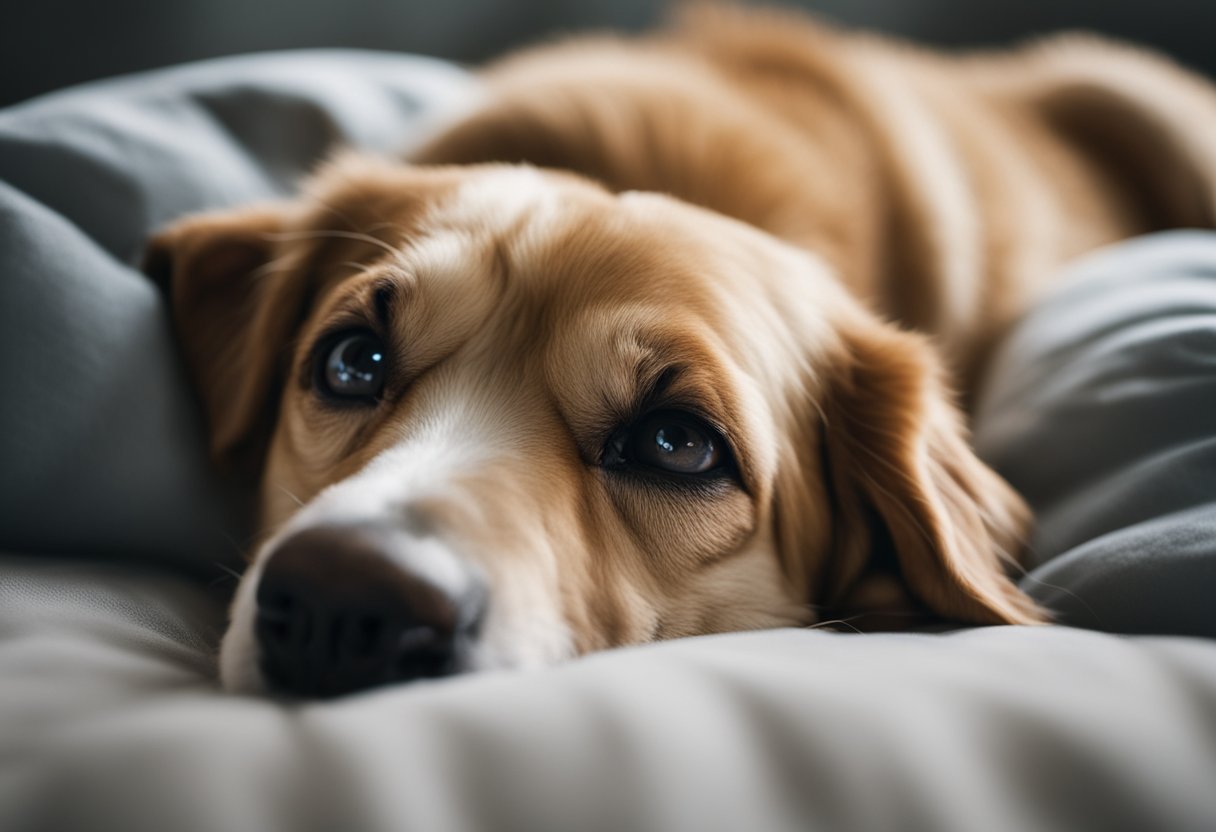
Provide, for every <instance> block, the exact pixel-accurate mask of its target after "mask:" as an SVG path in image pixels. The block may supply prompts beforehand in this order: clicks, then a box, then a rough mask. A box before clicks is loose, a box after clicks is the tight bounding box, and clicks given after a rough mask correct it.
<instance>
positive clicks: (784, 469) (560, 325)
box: [146, 9, 1216, 697]
mask: <svg viewBox="0 0 1216 832" xmlns="http://www.w3.org/2000/svg"><path fill="white" fill-rule="evenodd" d="M484 82H485V89H486V96H485V100H484V101H483V102H482V103H481V104H480V105H479V106H478V107H477V108H476V109H474V110H473V111H472V112H471V113H469V114H467V115H466V116H464V117H463V118H462V119H460V120H459V121H458V122H456V123H455V124H453V125H451V126H450V127H449V128H447V129H446V130H445V131H443V132H442V133H441V134H440V135H438V136H437V137H435V138H434V139H433V140H432V141H431V142H430V143H429V144H428V145H427V146H425V147H424V148H422V149H421V150H419V151H418V152H417V153H416V154H414V155H413V157H412V158H410V159H408V160H399V159H384V158H371V157H366V156H360V155H357V154H352V153H349V152H347V153H345V154H342V155H340V156H338V157H337V158H335V159H331V160H330V161H329V162H327V163H326V164H325V165H323V166H322V167H321V169H320V170H319V171H318V172H317V173H316V174H315V175H314V176H313V177H312V178H311V179H310V180H309V181H308V182H307V184H306V185H305V186H304V187H303V189H302V192H301V195H300V196H299V198H298V199H294V200H290V201H286V202H283V203H277V204H268V205H261V206H253V207H248V208H243V209H240V210H235V211H229V212H222V213H214V214H207V215H201V216H194V217H189V218H186V219H183V220H180V221H179V222H177V223H175V224H173V225H172V226H170V227H169V228H167V229H165V230H164V231H163V232H161V233H159V234H158V235H157V236H156V237H155V238H154V239H153V240H152V241H151V243H150V246H149V250H148V255H147V266H146V268H147V270H148V272H149V273H150V274H151V275H152V276H153V277H154V278H155V279H157V280H158V281H160V282H161V283H162V284H163V285H165V286H166V287H167V292H168V295H169V300H170V306H171V311H172V315H173V319H174V322H175V327H176V331H177V334H178V338H179V341H180V345H181V348H182V352H183V355H184V359H185V362H186V364H187V367H188V369H189V371H190V374H191V377H192V379H193V381H194V383H195V385H196V387H197V390H198V393H199V398H200V400H201V403H202V405H203V407H204V410H205V415H206V420H207V425H208V429H209V433H210V442H211V448H212V452H213V455H214V456H215V458H216V460H217V462H218V463H219V464H220V465H221V466H223V467H224V469H225V470H227V471H228V472H230V473H231V475H232V476H233V477H235V478H236V479H237V480H238V481H240V482H244V483H250V484H252V486H251V487H252V488H254V489H255V491H256V494H257V498H256V499H257V514H258V518H259V520H258V524H259V528H260V529H261V531H262V535H261V539H260V543H259V544H258V545H257V546H256V547H255V550H254V552H253V554H252V557H251V558H250V564H249V567H248V569H247V571H246V573H245V575H244V577H243V579H242V581H241V582H240V585H239V587H238V590H237V592H236V595H235V599H234V601H233V606H232V612H231V624H230V627H229V629H228V631H227V634H226V635H225V637H224V640H223V643H222V647H221V654H220V675H221V680H222V683H223V685H224V686H225V687H226V688H227V689H229V690H231V691H236V692H245V693H259V692H267V693H271V694H276V695H284V696H295V697H331V696H337V695H341V694H346V693H350V692H354V691H358V690H362V689H365V688H369V687H374V686H378V685H383V684H388V683H392V682H399V681H409V680H415V679H422V678H437V677H443V676H447V675H450V674H455V673H462V672H467V671H477V670H484V669H491V668H519V667H532V666H541V665H546V664H550V663H554V662H559V661H562V660H565V659H568V658H570V657H574V656H578V655H582V654H585V653H588V652H591V651H597V650H602V649H606V648H611V647H616V646H621V645H634V644H640V643H644V642H650V641H654V640H659V639H670V638H677V637H682V636H691V635H698V634H707V633H718V632H724V631H733V630H746V629H757V628H770V627H783V626H807V625H820V624H824V623H830V622H832V621H834V620H844V621H848V622H850V624H851V626H857V627H864V628H871V629H882V628H889V627H898V626H910V625H913V624H922V623H925V622H927V621H936V620H941V621H949V622H957V623H961V624H971V625H987V624H1034V623H1039V622H1044V621H1046V620H1048V618H1049V616H1048V613H1047V612H1046V611H1044V610H1042V609H1040V608H1039V607H1038V606H1036V604H1035V603H1034V602H1032V601H1031V600H1030V599H1029V598H1028V597H1027V596H1026V595H1024V594H1023V593H1022V592H1021V591H1020V590H1019V589H1018V587H1017V585H1016V583H1015V582H1014V581H1013V580H1012V579H1011V577H1010V575H1011V574H1013V573H1015V572H1016V570H1017V568H1018V563H1019V558H1020V557H1021V556H1022V553H1023V550H1024V547H1025V541H1026V538H1027V534H1028V529H1029V524H1030V522H1031V518H1030V513H1029V511H1028V510H1027V508H1026V506H1025V504H1024V503H1023V501H1022V500H1021V499H1020V498H1019V497H1018V495H1017V494H1016V493H1014V491H1013V490H1012V489H1011V488H1010V487H1009V486H1008V485H1007V484H1006V483H1005V482H1004V481H1003V480H1002V479H1001V478H1000V477H999V476H998V475H997V474H995V473H994V472H993V471H991V470H990V469H989V468H988V467H986V466H985V465H984V464H983V463H982V462H981V461H980V460H979V459H977V457H976V456H975V453H974V452H973V450H972V449H971V448H970V447H969V444H968V435H967V429H966V416H965V412H966V403H967V402H968V401H970V399H971V397H972V396H973V395H974V392H975V390H976V388H977V385H978V384H979V383H981V381H982V379H983V375H984V369H985V362H986V361H987V359H988V358H989V356H990V354H991V351H992V349H993V347H994V345H995V344H996V343H997V341H998V340H999V338H1000V336H1001V334H1002V333H1003V332H1004V331H1006V330H1007V329H1008V327H1009V326H1010V324H1011V322H1012V321H1014V320H1015V319H1016V317H1017V316H1018V314H1019V313H1020V312H1022V311H1023V310H1024V309H1025V308H1026V306H1027V304H1028V303H1030V301H1031V300H1032V299H1033V298H1034V297H1035V296H1036V294H1037V293H1039V292H1040V290H1041V289H1042V288H1043V287H1044V285H1045V284H1046V283H1047V282H1048V281H1049V280H1050V278H1051V276H1052V275H1053V274H1054V273H1055V272H1056V271H1057V269H1058V267H1059V266H1060V264H1062V263H1064V262H1065V261H1067V260H1069V259H1071V258H1073V257H1076V256H1077V255H1080V254H1082V253H1084V252H1086V251H1088V250H1091V249H1094V248H1096V247H1099V246H1102V245H1105V244H1108V243H1111V242H1114V241H1116V240H1120V239H1122V238H1126V237H1130V236H1133V235H1136V234H1141V233H1144V232H1148V231H1152V230H1155V229H1161V228H1167V227H1174V226H1201V227H1212V226H1213V225H1216V141H1212V136H1214V135H1216V93H1214V92H1213V90H1212V88H1211V87H1209V86H1208V85H1207V84H1206V82H1204V81H1203V80H1202V79H1200V78H1199V77H1197V76H1194V75H1191V74H1188V73H1187V72H1186V71H1184V70H1182V69H1180V68H1178V67H1176V66H1174V65H1173V64H1171V63H1169V62H1168V61H1167V60H1166V59H1164V58H1161V57H1157V56H1153V55H1151V54H1148V53H1145V52H1142V51H1139V50H1136V49H1134V48H1131V47H1127V46H1122V45H1117V44H1112V43H1108V42H1104V41H1101V40H1098V39H1095V38H1092V37H1088V36H1079V35H1070V36H1060V37H1056V38H1052V39H1047V40H1043V41H1040V42H1037V43H1034V44H1030V45H1028V46H1024V47H1021V48H1019V49H1016V50H1012V51H1005V52H989V53H977V54H969V55H944V54H939V53H935V52H930V51H925V50H922V49H918V48H915V47H913V46H910V45H906V44H903V43H898V42H895V41H892V40H888V39H883V38H879V37H875V36H871V35H867V34H859V33H853V32H848V31H842V30H838V29H835V28H832V27H830V26H828V25H826V24H823V23H820V22H816V21H813V20H810V19H806V18H802V17H798V16H794V15H790V14H783V13H779V12H757V11H750V12H744V11H737V10H729V9H727V10H716V11H709V12H706V11H701V12H698V13H696V14H694V15H692V16H691V17H690V18H687V19H685V20H683V21H682V22H680V23H678V24H677V25H676V26H675V27H674V28H672V29H669V30H664V31H660V32H658V33H655V34H650V35H646V36H640V37H636V38H633V39H626V38H610V37H592V38H576V39H573V40H569V41H564V42H558V43H553V44H548V45H542V46H540V47H536V48H533V49H532V50H529V51H525V52H522V53H520V54H517V55H515V56H510V57H508V58H506V59H505V60H503V61H501V62H499V63H497V64H494V65H491V66H490V67H489V68H487V69H486V70H485V71H484ZM1045 464H1046V463H1045Z"/></svg>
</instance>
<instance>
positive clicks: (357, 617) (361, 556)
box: [254, 523, 487, 698]
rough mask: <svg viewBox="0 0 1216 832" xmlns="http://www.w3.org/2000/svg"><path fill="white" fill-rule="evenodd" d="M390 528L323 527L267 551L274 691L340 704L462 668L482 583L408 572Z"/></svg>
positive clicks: (265, 630) (261, 607)
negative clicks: (455, 583)
mask: <svg viewBox="0 0 1216 832" xmlns="http://www.w3.org/2000/svg"><path fill="white" fill-rule="evenodd" d="M400 545H401V541H400V536H399V535H398V534H397V533H396V531H395V530H394V529H392V528H391V527H388V526H385V525H376V524H369V523H363V524H358V525H327V526H317V527H313V528H308V529H304V530H302V531H299V532H296V533H295V534H293V535H291V536H290V537H288V538H286V539H285V540H283V541H282V542H281V543H280V544H279V545H278V546H276V547H275V549H274V550H273V551H272V552H271V553H270V554H269V557H268V558H267V560H266V562H265V566H264V568H263V570H262V575H261V579H260V582H259V584H258V589H257V616H256V619H255V622H256V623H255V625H254V632H255V634H256V636H257V642H258V650H259V665H260V668H261V670H262V673H263V674H264V676H265V679H266V682H267V684H268V685H269V686H270V687H271V688H272V689H273V690H275V691H277V692H279V693H283V694H287V695H292V696H300V697H319V698H326V697H333V696H340V695H342V694H346V693H351V692H354V691H358V690H363V689H365V688H370V687H376V686H378V685H384V684H389V683H393V682H404V681H410V680H414V679H421V678H429V677H439V676H447V675H450V674H453V673H457V672H460V671H461V670H463V669H466V668H465V666H464V665H465V663H466V662H467V656H468V653H469V650H470V648H471V643H472V641H473V640H474V638H475V637H476V635H477V631H478V628H479V625H480V623H481V621H482V619H483V617H484V614H485V609H486V600H487V593H486V590H485V584H484V583H483V582H482V581H480V580H477V579H475V578H474V577H472V576H468V579H467V580H462V581H460V582H459V583H460V586H459V587H451V586H440V585H439V584H438V582H437V581H435V580H433V579H429V578H428V577H425V576H424V575H422V574H420V573H419V571H418V570H416V569H410V568H409V567H408V565H406V563H407V562H408V558H403V557H402V556H401V552H400V550H399V548H397V547H400Z"/></svg>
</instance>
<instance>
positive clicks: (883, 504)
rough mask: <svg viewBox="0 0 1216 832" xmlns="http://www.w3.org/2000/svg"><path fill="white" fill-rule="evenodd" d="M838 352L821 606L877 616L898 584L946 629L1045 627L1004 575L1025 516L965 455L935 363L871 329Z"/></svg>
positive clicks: (904, 340)
mask: <svg viewBox="0 0 1216 832" xmlns="http://www.w3.org/2000/svg"><path fill="white" fill-rule="evenodd" d="M845 345H846V352H847V355H846V357H845V358H844V359H843V360H842V361H841V362H839V373H838V374H837V375H836V377H835V378H833V379H831V380H830V381H829V387H830V389H829V393H828V397H827V400H826V401H825V402H824V404H823V413H824V417H825V420H826V423H825V425H824V434H825V448H824V451H825V455H826V463H827V464H826V468H827V472H828V478H829V482H828V486H829V489H830V491H831V494H832V497H833V501H834V506H833V508H834V514H835V516H836V522H837V524H838V525H837V526H836V528H835V529H834V532H833V537H834V543H833V551H832V553H831V556H830V558H829V560H828V562H827V571H826V572H825V574H824V579H825V584H826V586H825V590H826V593H825V600H826V601H827V602H828V605H829V606H830V607H832V608H833V609H837V610H839V611H841V612H842V613H844V614H848V613H852V612H862V613H875V612H877V613H879V616H878V617H879V618H881V613H882V612H884V611H885V610H883V609H882V608H883V607H884V605H885V604H888V603H890V602H891V601H892V599H893V598H894V597H896V596H898V595H899V593H898V592H892V591H891V589H892V588H893V587H894V586H895V585H896V582H898V583H899V584H901V586H900V589H903V588H906V590H907V591H908V592H910V594H911V596H912V597H913V598H914V599H915V600H916V601H917V602H919V605H920V606H922V607H923V608H926V609H927V610H929V611H930V612H931V613H933V614H935V615H936V616H940V617H942V618H946V619H949V620H953V621H961V622H969V623H977V624H998V623H1010V624H1027V623H1034V622H1039V621H1042V620H1043V619H1044V615H1043V613H1042V611H1041V610H1039V609H1038V608H1037V607H1036V606H1035V604H1034V602H1032V601H1031V600H1030V599H1029V598H1028V597H1027V596H1025V595H1023V594H1022V592H1021V591H1020V590H1018V588H1017V587H1016V586H1015V585H1014V583H1013V582H1012V581H1011V580H1010V579H1009V578H1008V577H1007V575H1006V570H1007V569H1008V568H1009V567H1011V566H1013V565H1015V563H1016V556H1017V554H1018V553H1019V551H1020V550H1021V549H1022V547H1023V545H1024V537H1025V535H1026V533H1027V530H1028V526H1029V521H1030V514H1029V511H1028V510H1027V509H1026V507H1025V504H1024V503H1023V502H1022V500H1021V498H1020V497H1018V495H1017V494H1016V493H1015V492H1014V491H1013V490H1012V489H1011V488H1010V487H1009V485H1008V484H1007V483H1005V481H1004V480H1002V479H1001V478H1000V477H999V476H997V474H996V473H994V472H993V471H992V470H991V469H989V468H988V467H987V466H986V465H984V463H983V462H981V461H980V460H979V459H978V458H977V457H976V455H975V453H974V451H972V449H971V447H970V445H969V443H968V437H967V432H966V429H965V427H964V420H963V416H962V414H961V413H960V412H959V410H958V409H957V407H956V406H955V405H954V404H953V402H952V401H951V399H950V395H949V392H948V391H947V390H946V388H945V386H944V384H943V382H942V379H941V376H942V371H941V368H940V364H939V361H938V359H937V357H936V354H935V353H934V352H933V350H932V349H931V348H930V347H929V345H928V343H927V342H926V341H925V340H924V339H923V338H921V337H920V336H918V335H914V334H911V333H907V332H902V331H899V330H897V329H895V328H894V327H891V326H887V325H885V324H878V323H877V322H875V323H873V324H868V325H866V326H861V327H857V328H855V329H854V330H853V331H852V332H850V333H846V335H845ZM884 559H886V560H888V561H889V562H890V563H889V566H890V567H891V574H889V575H883V574H882V573H881V569H882V567H883V566H884V564H883V561H884ZM894 614H895V615H899V612H898V611H895V613H894Z"/></svg>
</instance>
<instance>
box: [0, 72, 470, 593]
mask: <svg viewBox="0 0 1216 832" xmlns="http://www.w3.org/2000/svg"><path fill="white" fill-rule="evenodd" d="M472 95H474V92H473V87H472V82H471V81H470V80H469V77H468V76H467V75H465V74H464V73H463V72H461V71H459V70H457V69H455V68H453V67H451V66H448V65H446V64H441V63H438V62H435V61H428V60H426V59H422V58H412V57H404V56H387V55H376V54H364V53H342V52H318V53H302V54H286V55H276V56H268V57H262V58H240V59H229V60H223V61H215V62H211V63H207V64H201V65H196V66H192V67H186V68H181V69H174V70H168V71H163V72H158V73H152V74H149V75H147V76H145V77H142V78H139V79H129V80H124V81H117V82H109V83H104V84H97V85H93V86H90V87H86V88H82V89H78V90H74V91H69V92H66V93H61V94H58V95H54V96H50V97H48V98H46V99H42V100H39V101H36V102H33V103H31V104H28V105H25V106H21V107H15V108H12V109H9V110H6V111H4V112H2V113H0V378H3V379H4V381H5V388H4V396H3V401H4V405H3V409H2V410H0V461H2V463H0V546H5V547H8V548H12V549H21V550H26V551H43V552H72V553H76V554H79V553H93V554H106V555H108V556H110V557H116V556H122V557H144V558H150V559H156V560H159V561H161V562H173V563H177V564H179V565H181V564H186V565H190V566H193V567H195V568H196V569H202V570H209V571H208V574H210V575H212V576H214V575H215V574H217V572H216V571H215V568H214V565H213V563H212V562H213V561H220V560H227V561H229V562H236V560H237V552H238V549H239V542H238V538H240V537H242V535H241V532H240V531H239V529H237V528H235V527H234V526H233V524H232V520H231V518H230V517H229V516H228V515H227V513H226V512H225V510H224V506H223V504H222V502H221V500H219V499H218V497H217V489H216V488H215V485H214V484H213V483H212V482H211V480H210V476H209V474H208V468H207V464H206V461H205V459H204V457H203V453H202V448H203V442H202V440H201V438H200V434H199V426H198V423H197V419H196V417H195V408H194V405H193V403H192V401H191V398H190V394H189V392H188V391H187V389H186V385H185V384H184V383H183V381H182V379H181V376H180V373H179V372H178V367H177V363H176V356H175V353H174V348H173V343H172V339H171V337H170V333H169V329H168V326H167V323H166V317H165V315H164V310H163V306H162V302H161V299H160V298H159V297H158V294H157V292H156V291H155V289H154V288H153V287H152V286H151V285H150V284H149V282H148V281H147V280H146V279H145V278H144V277H143V276H142V275H140V274H139V273H138V271H137V270H136V269H135V267H134V265H135V264H136V263H137V261H138V259H139V256H140V252H141V250H142V247H143V245H144V242H145V240H146V238H147V236H148V234H149V233H150V231H151V230H153V229H154V228H156V227H158V226H160V225H162V224H163V223H165V222H166V221H168V220H169V219H171V218H174V217H176V216H179V215H181V214H184V213H187V212H190V211H196V210H200V209H204V208H213V207H219V206H224V205H232V204H239V203H244V202H249V201H253V200H259V199H267V198H272V197H275V196H281V195H283V194H286V193H289V192H290V191H291V190H292V188H293V186H294V185H295V183H296V181H297V180H298V178H299V177H300V176H301V175H302V174H303V173H304V172H305V171H307V170H308V169H309V168H311V167H312V166H313V165H314V164H315V163H316V162H317V160H318V159H319V158H320V157H321V155H322V154H324V153H325V152H326V151H327V150H328V149H330V148H332V147H333V146H335V145H337V144H349V145H355V146H359V147H364V148H368V149H371V150H376V151H385V152H388V151H392V150H395V149H397V148H399V147H402V146H404V145H406V144H407V143H408V141H409V140H410V139H411V138H414V139H417V138H418V137H420V136H422V135H425V134H426V132H427V130H428V129H430V128H432V127H433V125H434V124H435V123H436V121H438V120H441V119H442V118H444V117H445V115H447V114H450V113H451V112H452V111H453V108H458V107H460V106H462V105H464V104H467V102H468V101H469V100H470V97H471V96H472Z"/></svg>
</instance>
